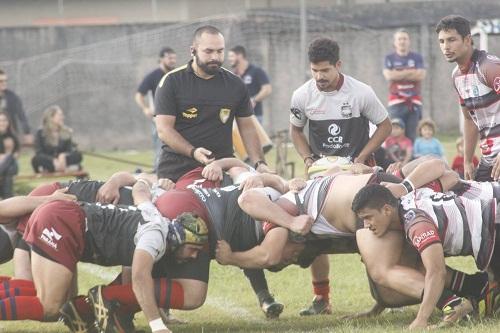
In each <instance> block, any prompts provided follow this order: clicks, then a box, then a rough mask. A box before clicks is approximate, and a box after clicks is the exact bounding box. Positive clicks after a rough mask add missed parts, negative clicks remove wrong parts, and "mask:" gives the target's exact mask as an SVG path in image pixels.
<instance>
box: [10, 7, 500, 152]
mask: <svg viewBox="0 0 500 333" xmlns="http://www.w3.org/2000/svg"><path fill="white" fill-rule="evenodd" d="M497 6H499V5H497ZM465 7H466V6H465V5H464V8H465ZM494 8H495V7H493V9H494ZM438 9H439V10H438ZM364 10H365V11H366V12H367V13H369V14H370V15H371V16H377V17H378V15H377V13H375V15H373V13H374V10H369V8H364ZM399 10H400V11H401V13H400V14H401V15H404V8H400V9H399ZM431 10H434V11H436V13H437V14H436V15H442V13H444V12H446V11H447V10H448V9H447V8H441V7H439V8H437V7H436V8H435V9H432V8H431ZM488 11H489V12H493V14H492V15H496V14H495V12H494V11H493V10H492V9H491V8H488ZM346 12H347V10H344V11H342V13H343V14H346ZM356 13H359V11H357V12H356ZM392 14H393V15H395V14H394V13H393V12H392ZM412 15H414V13H412ZM478 15H479V14H478ZM480 15H484V14H480ZM499 16H500V15H499ZM426 19H427V20H429V22H431V21H433V20H434V22H435V21H436V18H432V17H431V18H426ZM356 20H359V21H360V22H368V21H367V20H365V21H363V18H362V17H360V18H353V19H351V20H346V19H339V18H338V17H333V16H328V15H326V16H321V15H319V14H316V13H314V12H312V15H311V16H310V17H309V20H308V31H309V33H308V42H309V41H311V40H312V39H313V38H314V37H317V36H325V35H326V36H330V37H332V38H334V39H336V40H337V41H338V42H339V44H340V47H341V59H342V61H343V65H342V70H343V72H344V73H346V74H348V75H351V76H353V77H355V78H357V79H358V80H361V81H363V82H366V83H367V84H370V85H371V86H372V87H373V89H374V90H375V92H376V93H377V95H378V96H379V98H380V99H381V100H382V101H383V102H384V104H385V102H386V96H387V92H388V84H387V82H385V80H384V78H383V76H382V66H383V58H384V55H385V54H386V53H388V52H390V51H391V50H392V34H393V32H394V28H395V27H394V26H393V25H389V26H386V27H384V26H383V25H380V24H379V25H376V24H375V23H372V25H373V27H371V28H366V27H365V28H363V27H360V25H359V24H357V23H358V22H357V21H356ZM419 20H420V19H419V18H418V17H416V18H414V21H419ZM421 21H423V20H421ZM332 22H334V23H332ZM407 22H410V23H411V20H410V18H408V20H407ZM207 23H209V24H214V25H216V26H217V27H219V28H220V29H221V30H222V31H223V33H224V35H225V37H226V43H227V47H228V48H229V47H232V46H234V45H236V44H241V45H244V46H245V47H247V49H248V53H249V59H250V60H251V61H252V62H254V63H256V64H257V65H260V66H262V67H263V68H264V69H265V70H266V71H267V72H268V74H269V76H270V78H271V81H272V84H273V94H272V96H271V97H270V98H269V99H268V100H267V101H266V102H265V113H266V114H265V126H266V128H267V129H268V130H269V131H270V132H271V133H273V132H275V131H277V130H281V129H286V128H287V127H288V117H289V111H288V110H289V102H290V98H291V95H292V93H293V91H294V89H296V88H297V87H299V86H300V85H301V84H302V83H303V82H305V80H307V78H308V75H309V71H308V69H307V67H302V64H301V59H302V57H303V55H304V54H305V52H306V50H301V49H300V40H299V36H300V31H299V27H300V24H299V16H298V15H297V13H294V12H293V11H286V10H272V11H268V12H262V11H259V12H252V11H249V12H247V13H244V14H241V15H227V16H226V17H223V18H220V19H201V20H193V21H187V22H184V23H177V24H170V23H140V24H139V23H137V24H116V25H103V26H71V27H61V26H57V27H54V26H45V27H12V28H3V29H0V45H8V46H9V47H0V68H3V69H5V70H6V71H7V73H8V75H9V77H10V80H9V86H10V87H11V88H12V89H14V90H15V91H16V92H17V93H18V94H19V95H20V96H21V98H22V99H23V102H24V105H25V108H26V111H27V113H28V116H29V119H30V122H31V124H32V127H34V128H36V127H37V126H38V124H39V122H40V118H41V114H42V112H43V110H44V109H45V108H46V107H48V106H49V105H52V104H59V105H61V106H62V108H63V109H64V110H65V112H66V115H67V121H68V123H69V124H70V125H71V126H72V127H73V128H74V129H75V136H76V137H77V140H78V141H79V142H80V143H81V145H82V146H83V147H85V148H90V147H104V148H114V147H116V148H143V147H149V145H150V127H149V126H150V122H149V121H148V120H146V119H145V118H144V116H143V115H142V112H140V110H139V109H138V107H137V106H136V105H135V102H134V100H133V96H134V93H135V91H136V88H137V85H138V83H139V82H140V80H141V78H142V77H143V76H144V74H145V73H147V72H148V71H150V70H152V69H154V68H155V67H156V66H157V53H158V51H159V49H160V48H161V47H163V46H165V45H169V46H171V47H173V48H174V49H175V50H176V51H177V53H178V58H179V64H183V63H185V62H186V61H188V60H189V46H190V43H191V35H192V33H193V31H194V30H195V28H196V27H198V26H199V25H202V24H207ZM354 23H356V24H354ZM382 23H383V22H382ZM389 23H390V22H389ZM406 27H407V28H408V30H409V31H410V33H411V37H412V45H413V49H414V50H417V51H419V52H421V53H422V54H423V56H424V61H425V63H426V68H427V77H426V79H425V81H424V83H423V98H424V114H425V115H426V116H429V115H430V116H432V117H433V118H434V119H435V120H436V122H437V123H438V126H439V127H440V129H441V130H446V131H448V130H457V129H458V124H459V117H458V116H457V115H458V104H457V98H456V95H455V92H454V91H453V87H452V84H451V80H450V74H451V70H452V67H453V65H452V64H448V63H447V62H445V61H444V59H443V57H442V55H441V53H440V50H439V47H438V44H437V41H436V36H435V33H434V31H433V30H434V28H433V25H431V24H428V23H425V22H424V23H423V24H415V23H411V24H408V25H407V26H406ZM499 39H500V37H498V36H495V37H492V38H491V39H490V43H489V44H490V51H491V52H492V53H493V54H497V55H499V54H500V40H499Z"/></svg>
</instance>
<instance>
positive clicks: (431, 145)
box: [413, 119, 444, 158]
mask: <svg viewBox="0 0 500 333" xmlns="http://www.w3.org/2000/svg"><path fill="white" fill-rule="evenodd" d="M417 131H418V135H419V137H418V138H417V139H416V140H415V143H414V144H413V157H414V158H417V157H420V156H424V155H434V156H438V157H444V151H443V146H442V145H441V142H439V140H438V139H436V138H435V137H434V134H435V133H436V124H435V123H434V121H432V120H431V119H422V120H421V121H420V122H419V123H418V128H417Z"/></svg>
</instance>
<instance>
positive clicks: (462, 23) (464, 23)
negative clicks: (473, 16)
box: [436, 15, 471, 38]
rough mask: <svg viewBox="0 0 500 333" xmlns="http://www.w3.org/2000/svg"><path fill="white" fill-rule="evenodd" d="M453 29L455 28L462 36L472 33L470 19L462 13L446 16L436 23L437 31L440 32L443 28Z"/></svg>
mask: <svg viewBox="0 0 500 333" xmlns="http://www.w3.org/2000/svg"><path fill="white" fill-rule="evenodd" d="M451 29H455V30H456V31H457V32H458V33H459V34H460V36H462V38H464V37H466V36H469V35H470V34H471V33H470V22H469V20H467V19H466V18H465V17H462V16H460V15H448V16H445V17H443V18H442V19H441V20H439V22H438V24H437V25H436V33H439V32H440V31H441V30H445V31H446V30H451Z"/></svg>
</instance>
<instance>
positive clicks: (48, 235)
mask: <svg viewBox="0 0 500 333" xmlns="http://www.w3.org/2000/svg"><path fill="white" fill-rule="evenodd" d="M61 238H62V236H61V235H60V234H59V233H58V232H57V231H56V230H55V229H54V228H53V227H52V228H50V230H49V229H48V228H44V229H43V231H42V234H41V235H40V239H41V240H42V241H43V242H45V243H46V244H47V245H48V246H50V247H51V248H53V249H55V250H57V242H58V241H59V240H60V239H61Z"/></svg>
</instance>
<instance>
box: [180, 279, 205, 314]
mask: <svg viewBox="0 0 500 333" xmlns="http://www.w3.org/2000/svg"><path fill="white" fill-rule="evenodd" d="M203 284H204V285H203ZM206 298H207V287H206V284H205V283H200V285H193V286H190V287H189V288H186V287H184V305H183V307H182V308H183V310H194V309H197V308H199V307H200V306H202V305H203V304H204V303H205V299H206Z"/></svg>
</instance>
